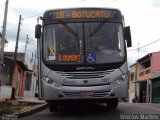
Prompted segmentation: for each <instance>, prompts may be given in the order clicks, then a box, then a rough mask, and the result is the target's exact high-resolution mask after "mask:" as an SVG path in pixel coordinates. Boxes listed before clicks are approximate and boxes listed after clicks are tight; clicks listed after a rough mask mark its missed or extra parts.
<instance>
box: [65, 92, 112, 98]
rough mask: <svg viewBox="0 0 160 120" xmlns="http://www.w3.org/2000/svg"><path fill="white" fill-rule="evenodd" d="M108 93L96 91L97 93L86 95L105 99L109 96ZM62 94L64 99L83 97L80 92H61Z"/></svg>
mask: <svg viewBox="0 0 160 120" xmlns="http://www.w3.org/2000/svg"><path fill="white" fill-rule="evenodd" d="M109 92H110V91H97V92H93V94H92V95H86V96H88V97H105V96H106V95H108V94H109ZM63 94H64V95H65V96H66V97H82V96H84V97H85V95H82V94H81V93H80V92H63Z"/></svg>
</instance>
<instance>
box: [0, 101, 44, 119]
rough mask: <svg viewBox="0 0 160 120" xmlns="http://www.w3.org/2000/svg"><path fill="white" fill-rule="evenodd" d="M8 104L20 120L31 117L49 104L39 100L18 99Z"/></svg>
mask: <svg viewBox="0 0 160 120" xmlns="http://www.w3.org/2000/svg"><path fill="white" fill-rule="evenodd" d="M1 102H2V101H1ZM4 103H5V102H4ZM6 103H7V102H6ZM7 104H9V106H10V107H11V109H12V111H13V114H14V115H16V116H18V118H19V117H24V116H27V115H31V114H33V113H35V112H38V111H41V110H43V109H45V108H46V107H47V103H46V102H45V101H44V100H39V99H38V98H16V100H9V101H8V103H7ZM4 109H5V108H4ZM2 110H3V109H2Z"/></svg>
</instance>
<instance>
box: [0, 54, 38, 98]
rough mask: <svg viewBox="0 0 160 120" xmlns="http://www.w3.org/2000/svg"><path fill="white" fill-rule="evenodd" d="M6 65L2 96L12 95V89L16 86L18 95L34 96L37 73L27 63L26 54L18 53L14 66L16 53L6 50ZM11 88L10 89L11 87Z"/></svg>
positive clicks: (4, 67) (3, 75)
mask: <svg viewBox="0 0 160 120" xmlns="http://www.w3.org/2000/svg"><path fill="white" fill-rule="evenodd" d="M4 55H5V56H4V66H3V69H2V78H3V79H2V81H1V85H2V88H3V89H1V90H2V91H3V92H1V93H2V94H1V97H2V96H3V97H11V91H12V90H11V89H12V88H15V93H14V94H15V96H16V97H27V98H28V97H29V98H33V97H34V95H35V86H36V82H37V78H36V74H35V73H34V72H33V71H32V70H30V69H29V68H28V67H27V66H26V65H25V64H24V61H25V59H24V58H25V54H24V53H17V60H16V64H15V72H14V70H13V68H14V60H13V57H14V53H12V52H5V54H4ZM9 88H10V89H9Z"/></svg>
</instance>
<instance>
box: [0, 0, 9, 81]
mask: <svg viewBox="0 0 160 120" xmlns="http://www.w3.org/2000/svg"><path fill="white" fill-rule="evenodd" d="M7 13H8V0H6V4H5V11H4V20H3V29H2V40H1V41H0V80H2V78H1V77H2V67H3V62H4V45H5V40H6V38H5V35H6V24H7Z"/></svg>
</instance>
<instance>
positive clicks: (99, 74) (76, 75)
mask: <svg viewBox="0 0 160 120" xmlns="http://www.w3.org/2000/svg"><path fill="white" fill-rule="evenodd" d="M113 71H114V69H113V70H106V71H80V72H60V71H57V73H59V74H60V75H62V76H63V77H66V78H68V79H89V78H103V77H105V76H106V75H109V74H110V73H112V72H113Z"/></svg>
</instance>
